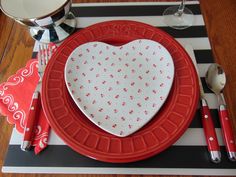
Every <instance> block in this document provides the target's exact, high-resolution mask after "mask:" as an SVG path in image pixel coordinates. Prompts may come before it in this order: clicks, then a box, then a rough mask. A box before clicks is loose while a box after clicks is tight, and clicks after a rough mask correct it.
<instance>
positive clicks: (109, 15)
mask: <svg viewBox="0 0 236 177" xmlns="http://www.w3.org/2000/svg"><path fill="white" fill-rule="evenodd" d="M174 4H177V3H176V2H155V3H154V2H144V3H99V4H96V3H91V4H74V5H73V7H72V12H73V13H74V14H75V16H76V19H77V30H80V29H82V28H85V27H87V26H89V25H92V24H95V23H98V22H102V21H107V20H118V19H119V20H122V19H124V20H135V21H140V22H144V23H147V24H150V25H153V26H156V27H159V28H161V29H162V30H164V31H166V32H167V33H169V34H170V35H172V36H173V37H174V38H175V39H176V40H177V41H179V42H180V44H181V45H183V46H184V45H185V44H190V45H192V46H193V48H194V53H195V55H196V59H197V63H198V68H199V73H200V77H201V80H202V82H203V87H204V90H205V93H206V98H207V100H208V103H209V107H210V109H211V113H212V116H213V118H214V124H215V127H216V132H217V136H218V139H219V143H220V145H221V153H222V162H221V163H220V164H213V163H212V162H210V158H209V156H208V152H207V147H206V142H205V137H204V134H203V129H202V125H201V114H200V110H198V111H197V112H196V115H195V117H194V119H193V121H192V123H191V125H190V126H189V128H188V129H187V131H186V132H185V133H184V135H183V136H181V138H180V139H179V140H178V141H177V142H176V143H175V144H173V145H172V146H171V147H170V148H168V149H167V150H165V151H164V152H162V153H160V154H158V155H156V156H154V157H151V158H149V159H146V160H143V161H138V162H134V163H127V164H112V163H104V162H99V161H96V160H93V159H90V158H87V157H84V156H82V155H80V154H78V153H76V152H74V151H73V150H72V149H71V148H70V147H68V146H67V145H65V143H64V142H63V141H62V140H61V139H60V138H59V137H58V136H57V135H56V134H55V133H54V132H52V133H51V137H50V139H49V146H48V148H47V149H46V150H45V151H44V152H42V153H41V154H40V155H38V156H35V155H34V153H33V151H32V152H27V153H26V152H23V151H21V150H20V143H21V139H22V137H21V135H19V134H18V133H17V132H16V130H15V129H14V131H13V133H12V137H11V140H10V145H9V149H8V153H7V156H6V159H5V163H4V165H3V168H2V170H3V172H15V173H68V174H69V173H70V174H71V173H77V174H79V173H87V174H93V173H95V174H175V175H177V174H179V175H235V174H236V163H233V162H230V161H229V160H228V158H227V155H226V151H225V147H224V145H223V141H222V137H221V128H220V123H219V120H218V115H217V100H216V97H215V95H214V94H213V93H212V92H211V91H210V90H209V89H208V88H207V87H206V83H205V81H204V75H205V72H206V70H207V68H208V66H209V65H210V64H211V63H213V62H214V59H213V56H212V51H211V46H210V43H209V40H208V36H207V32H206V28H205V25H204V20H203V17H202V15H201V11H200V6H199V4H198V1H191V2H188V5H187V7H188V8H190V9H191V10H192V11H193V13H194V14H195V22H194V25H193V26H192V27H190V28H188V29H185V30H182V31H179V30H174V29H171V28H169V27H167V26H166V25H165V24H164V23H163V22H162V19H163V17H162V13H163V11H164V10H165V9H166V8H167V7H169V6H170V5H174ZM37 50H38V44H37V42H36V43H35V47H34V51H33V56H36V54H37ZM62 167H63V168H62Z"/></svg>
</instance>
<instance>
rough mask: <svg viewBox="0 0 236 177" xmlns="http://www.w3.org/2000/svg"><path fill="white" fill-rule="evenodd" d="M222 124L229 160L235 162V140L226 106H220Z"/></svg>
mask: <svg viewBox="0 0 236 177" xmlns="http://www.w3.org/2000/svg"><path fill="white" fill-rule="evenodd" d="M219 116H220V123H221V128H222V133H223V138H224V142H225V146H226V149H227V152H228V155H229V158H230V159H231V160H233V161H235V160H236V145H235V140H234V133H233V128H232V126H231V123H230V120H229V114H228V111H227V109H226V106H225V105H220V109H219Z"/></svg>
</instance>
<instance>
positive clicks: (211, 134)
mask: <svg viewBox="0 0 236 177" xmlns="http://www.w3.org/2000/svg"><path fill="white" fill-rule="evenodd" d="M201 113H202V125H203V129H204V133H205V138H206V142H207V147H208V151H209V152H210V156H211V160H212V161H213V162H215V163H219V162H220V161H221V153H220V146H219V143H218V139H217V136H216V132H215V127H214V123H213V120H212V117H211V114H210V110H209V107H208V104H207V101H206V100H205V99H204V98H202V99H201Z"/></svg>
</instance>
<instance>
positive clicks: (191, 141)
mask: <svg viewBox="0 0 236 177" xmlns="http://www.w3.org/2000/svg"><path fill="white" fill-rule="evenodd" d="M215 130H216V133H217V137H218V140H219V144H220V145H221V146H222V145H224V144H223V141H222V136H221V129H220V128H216V129H215ZM21 141H22V134H20V133H18V132H17V131H16V129H15V128H14V129H13V132H12V136H11V139H10V143H9V144H10V145H20V144H21ZM48 144H49V145H65V143H64V142H63V140H62V139H61V138H60V137H58V136H57V135H56V133H55V132H54V131H51V132H50V137H49V142H48ZM174 146H206V141H205V137H204V133H203V129H202V128H188V129H187V130H186V132H185V133H184V134H183V135H182V136H181V137H180V139H179V140H178V141H177V142H176V143H175V144H174Z"/></svg>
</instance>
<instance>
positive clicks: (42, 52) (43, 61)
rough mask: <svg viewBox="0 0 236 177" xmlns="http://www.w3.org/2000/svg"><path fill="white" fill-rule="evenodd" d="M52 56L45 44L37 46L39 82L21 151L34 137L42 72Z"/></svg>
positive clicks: (27, 148)
mask: <svg viewBox="0 0 236 177" xmlns="http://www.w3.org/2000/svg"><path fill="white" fill-rule="evenodd" d="M51 56H52V51H51V50H50V48H49V47H48V45H47V44H39V52H38V56H37V58H38V74H39V81H38V84H37V86H36V88H35V91H34V93H33V97H32V101H31V106H30V109H29V114H28V119H27V122H26V125H25V128H24V134H23V141H22V144H21V149H22V150H23V151H27V150H29V148H30V147H31V145H32V143H31V142H32V139H33V135H34V130H35V126H36V123H37V121H38V118H39V112H40V109H41V98H40V95H41V87H42V79H43V74H44V70H45V68H46V65H47V63H48V60H49V59H50V57H51Z"/></svg>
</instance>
